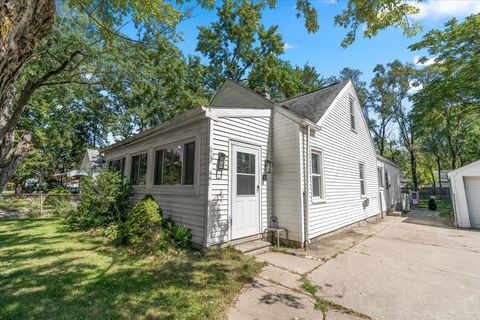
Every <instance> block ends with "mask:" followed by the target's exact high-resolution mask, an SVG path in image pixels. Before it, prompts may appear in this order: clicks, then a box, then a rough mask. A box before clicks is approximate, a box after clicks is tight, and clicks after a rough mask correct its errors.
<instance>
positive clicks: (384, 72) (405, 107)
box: [373, 60, 419, 189]
mask: <svg viewBox="0 0 480 320" xmlns="http://www.w3.org/2000/svg"><path fill="white" fill-rule="evenodd" d="M375 69H376V71H377V73H376V75H375V78H374V84H373V86H374V90H373V92H374V94H375V90H382V93H381V96H380V98H381V100H380V102H379V104H378V105H377V104H374V106H375V107H376V108H378V110H379V111H381V115H380V119H382V117H383V118H384V120H383V124H382V123H381V126H384V127H385V126H386V125H385V123H386V122H387V119H388V117H389V116H390V114H393V119H394V120H395V122H396V125H397V130H398V133H399V136H400V140H401V141H402V144H403V147H404V148H405V149H406V150H407V151H408V153H409V156H410V172H411V177H412V182H413V186H414V188H415V189H417V188H418V184H419V182H418V176H417V154H418V150H417V149H418V148H417V144H416V138H417V135H416V130H417V125H416V122H415V117H414V114H413V112H412V109H411V108H410V106H409V104H408V103H407V102H408V100H409V98H410V96H411V90H412V89H413V88H414V87H415V86H416V85H417V82H416V81H417V77H418V71H417V69H416V68H415V66H414V65H413V64H410V63H406V64H403V63H401V62H400V61H398V60H395V61H393V62H391V63H388V64H387V65H386V67H384V66H377V67H376V68H375ZM382 103H383V104H382ZM383 131H384V129H382V130H380V131H379V137H380V138H381V139H385V137H386V135H385V134H384V133H383ZM382 143H384V141H383V142H382Z"/></svg>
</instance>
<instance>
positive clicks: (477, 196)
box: [448, 160, 480, 229]
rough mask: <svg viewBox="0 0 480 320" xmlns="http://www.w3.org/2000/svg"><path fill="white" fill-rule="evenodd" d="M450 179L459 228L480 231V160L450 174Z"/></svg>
mask: <svg viewBox="0 0 480 320" xmlns="http://www.w3.org/2000/svg"><path fill="white" fill-rule="evenodd" d="M448 177H449V179H450V186H451V192H452V199H453V209H454V212H455V222H456V224H457V226H458V227H460V228H475V229H480V160H479V161H476V162H473V163H470V164H468V165H466V166H463V167H461V168H458V169H457V170H454V171H452V172H450V173H449V174H448Z"/></svg>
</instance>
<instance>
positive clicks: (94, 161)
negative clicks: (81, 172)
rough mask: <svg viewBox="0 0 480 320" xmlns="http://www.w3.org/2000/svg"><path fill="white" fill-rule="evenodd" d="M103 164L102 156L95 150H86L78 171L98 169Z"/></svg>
mask: <svg viewBox="0 0 480 320" xmlns="http://www.w3.org/2000/svg"><path fill="white" fill-rule="evenodd" d="M102 164H103V156H102V154H101V153H100V151H99V150H97V149H87V150H86V152H85V155H84V157H83V160H82V163H81V164H80V169H98V168H101V167H102Z"/></svg>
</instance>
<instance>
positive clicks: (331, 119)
mask: <svg viewBox="0 0 480 320" xmlns="http://www.w3.org/2000/svg"><path fill="white" fill-rule="evenodd" d="M354 95H355V93H354V91H353V87H352V85H351V84H349V85H348V86H347V87H346V88H345V89H344V90H343V93H341V96H340V97H338V98H337V100H336V101H334V105H333V106H331V107H330V109H329V110H328V111H327V113H326V114H325V115H324V119H322V120H321V121H320V122H319V125H320V126H321V127H322V129H321V130H319V131H316V132H315V133H314V134H312V136H311V137H310V147H311V148H312V149H319V150H322V151H323V160H324V161H323V166H324V181H325V185H324V189H325V201H324V202H318V203H316V202H314V201H313V199H312V202H311V203H310V208H309V236H310V238H315V237H317V236H320V235H322V234H325V233H328V232H330V231H334V230H336V229H339V228H341V227H344V226H347V225H350V224H352V223H354V222H357V221H360V220H363V219H365V218H367V217H370V216H374V215H376V214H379V213H380V205H379V192H378V180H377V155H376V152H375V149H374V145H373V142H372V139H371V137H370V132H369V129H368V127H367V125H366V122H365V121H364V119H363V116H362V113H361V109H360V106H359V105H358V104H357V103H356V100H354V101H355V105H354V106H355V113H356V114H357V115H358V117H357V118H356V120H357V121H356V131H355V132H353V131H352V130H351V126H350V124H351V123H350V115H351V113H350V97H351V96H354ZM300 152H303V151H302V148H300ZM360 162H361V163H363V164H364V166H365V178H366V179H365V188H366V195H365V197H366V198H369V205H368V206H367V207H366V208H365V209H364V208H363V205H362V203H363V200H364V199H362V198H361V197H360V196H359V193H360V190H359V188H360V187H359V163H360ZM311 192H312V188H311V187H310V196H311Z"/></svg>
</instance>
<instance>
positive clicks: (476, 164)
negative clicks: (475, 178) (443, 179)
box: [447, 160, 480, 176]
mask: <svg viewBox="0 0 480 320" xmlns="http://www.w3.org/2000/svg"><path fill="white" fill-rule="evenodd" d="M475 167H478V168H479V171H480V160H477V161H474V162H470V163H469V164H466V165H464V166H463V167H460V168H457V169H455V170H452V171H450V172H448V173H447V174H448V176H452V175H455V174H457V173H459V172H462V171H463V170H468V169H474V168H475Z"/></svg>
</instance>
